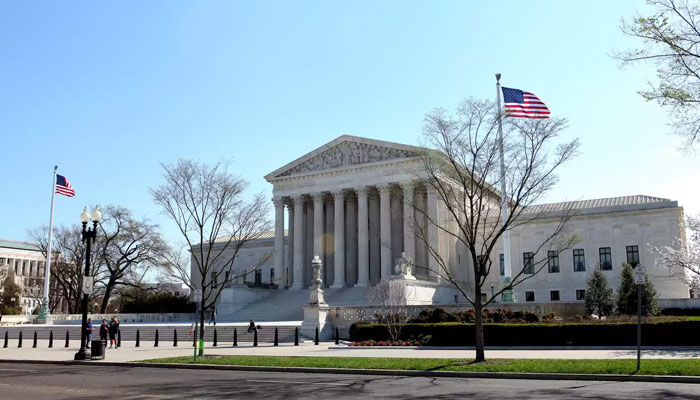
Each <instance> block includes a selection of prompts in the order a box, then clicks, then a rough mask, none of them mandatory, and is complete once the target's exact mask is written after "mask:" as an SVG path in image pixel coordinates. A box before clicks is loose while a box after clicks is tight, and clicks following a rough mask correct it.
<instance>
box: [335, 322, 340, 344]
mask: <svg viewBox="0 0 700 400" xmlns="http://www.w3.org/2000/svg"><path fill="white" fill-rule="evenodd" d="M335 344H340V330H339V329H338V327H337V326H336V327H335Z"/></svg>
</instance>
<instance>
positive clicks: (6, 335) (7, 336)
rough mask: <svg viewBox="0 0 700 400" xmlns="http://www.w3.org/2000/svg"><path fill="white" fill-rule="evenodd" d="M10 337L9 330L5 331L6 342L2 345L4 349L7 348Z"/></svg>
mask: <svg viewBox="0 0 700 400" xmlns="http://www.w3.org/2000/svg"><path fill="white" fill-rule="evenodd" d="M9 339H10V338H9V335H8V334H7V331H5V343H4V344H3V345H2V347H3V348H4V349H6V348H7V343H8V341H9Z"/></svg>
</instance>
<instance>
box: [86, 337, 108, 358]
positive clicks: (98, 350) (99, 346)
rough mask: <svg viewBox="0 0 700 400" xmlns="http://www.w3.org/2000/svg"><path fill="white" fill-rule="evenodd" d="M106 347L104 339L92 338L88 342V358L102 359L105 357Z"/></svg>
mask: <svg viewBox="0 0 700 400" xmlns="http://www.w3.org/2000/svg"><path fill="white" fill-rule="evenodd" d="M106 348H107V341H106V340H93V341H92V343H91V344H90V350H91V351H90V359H91V360H104V359H105V349H106Z"/></svg>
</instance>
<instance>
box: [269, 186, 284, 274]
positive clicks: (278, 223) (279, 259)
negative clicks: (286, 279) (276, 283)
mask: <svg viewBox="0 0 700 400" xmlns="http://www.w3.org/2000/svg"><path fill="white" fill-rule="evenodd" d="M272 202H273V203H274V204H275V274H283V273H284V202H283V201H282V198H281V197H275V198H273V199H272Z"/></svg>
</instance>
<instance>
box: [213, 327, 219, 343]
mask: <svg viewBox="0 0 700 400" xmlns="http://www.w3.org/2000/svg"><path fill="white" fill-rule="evenodd" d="M218 345H219V335H218V334H217V333H216V328H214V347H216V346H218Z"/></svg>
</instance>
